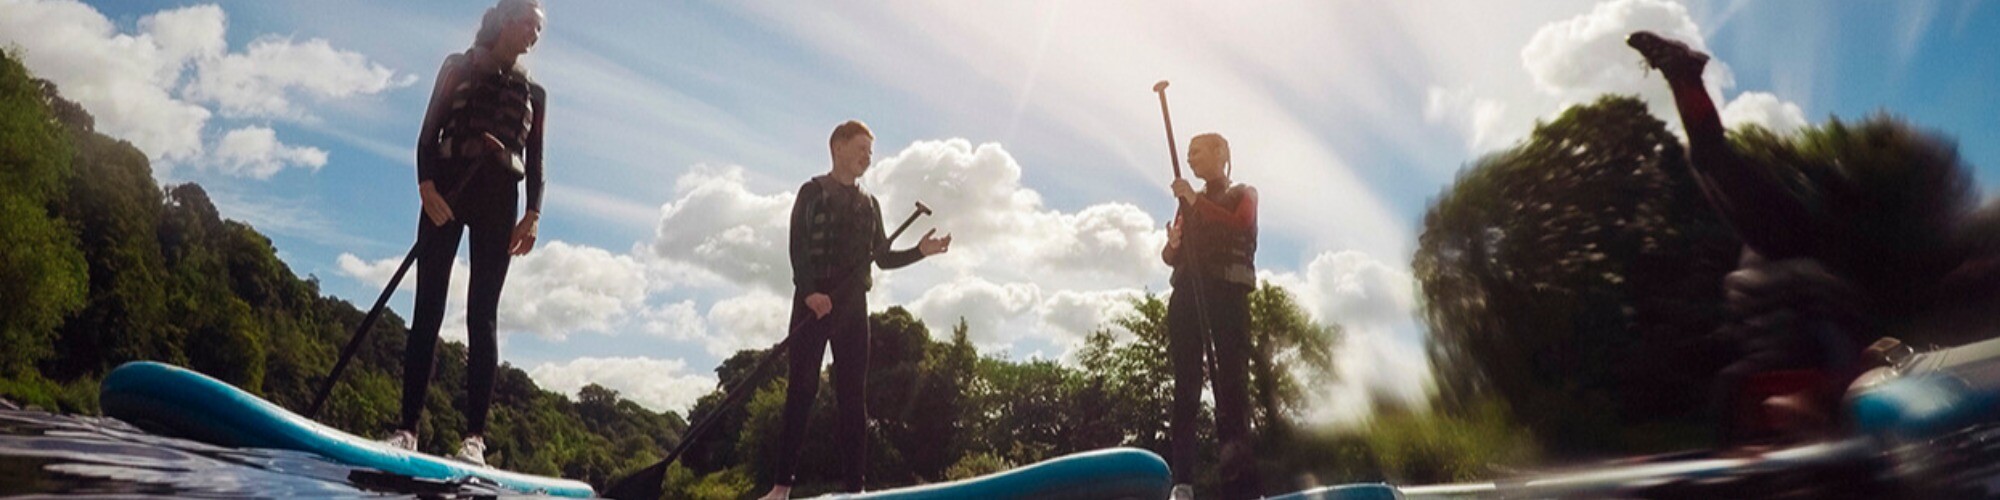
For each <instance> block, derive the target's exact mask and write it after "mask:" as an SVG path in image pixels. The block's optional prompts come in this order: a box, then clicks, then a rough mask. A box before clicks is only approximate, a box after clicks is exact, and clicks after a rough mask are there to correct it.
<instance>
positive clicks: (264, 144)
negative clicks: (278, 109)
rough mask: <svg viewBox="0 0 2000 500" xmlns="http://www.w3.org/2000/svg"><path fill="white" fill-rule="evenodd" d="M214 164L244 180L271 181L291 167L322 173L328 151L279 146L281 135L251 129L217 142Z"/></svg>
mask: <svg viewBox="0 0 2000 500" xmlns="http://www.w3.org/2000/svg"><path fill="white" fill-rule="evenodd" d="M210 159H211V161H213V162H214V164H215V165H216V167H217V168H219V169H221V170H222V172H224V173H228V174H231V175H236V176H240V177H253V178H257V179H269V178H271V175H272V174H276V173H278V171H279V170H283V169H284V168H285V167H287V166H298V167H303V168H307V169H310V170H314V171H318V170H319V168H320V167H323V166H326V151H324V150H321V149H319V148H313V147H296V146H287V145H284V144H283V143H279V142H278V133H277V132H276V131H273V130H271V129H270V128H267V127H258V126H250V127H243V128H239V129H236V130H231V131H229V133H227V134H223V135H222V140H219V141H216V144H215V150H214V151H212V152H211V155H210Z"/></svg>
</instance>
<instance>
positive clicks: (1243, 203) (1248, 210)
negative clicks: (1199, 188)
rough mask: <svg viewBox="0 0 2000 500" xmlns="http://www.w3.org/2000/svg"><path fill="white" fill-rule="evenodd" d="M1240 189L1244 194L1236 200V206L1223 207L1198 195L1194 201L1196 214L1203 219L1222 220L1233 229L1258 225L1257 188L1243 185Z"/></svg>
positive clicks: (1221, 221) (1250, 227)
mask: <svg viewBox="0 0 2000 500" xmlns="http://www.w3.org/2000/svg"><path fill="white" fill-rule="evenodd" d="M1238 189H1242V190H1243V196H1242V197H1240V198H1239V201H1237V202H1236V207H1235V208H1227V207H1223V206H1222V205H1218V204H1216V203H1215V202H1213V201H1209V200H1208V198H1201V197H1197V198H1195V203H1194V212H1195V214H1197V215H1199V216H1200V217H1201V218H1202V219H1205V220H1208V221H1211V222H1220V223H1222V224H1224V225H1227V226H1229V227H1230V228H1233V229H1244V230H1247V229H1252V228H1255V227H1257V188H1253V187H1250V186H1243V187H1241V188H1238Z"/></svg>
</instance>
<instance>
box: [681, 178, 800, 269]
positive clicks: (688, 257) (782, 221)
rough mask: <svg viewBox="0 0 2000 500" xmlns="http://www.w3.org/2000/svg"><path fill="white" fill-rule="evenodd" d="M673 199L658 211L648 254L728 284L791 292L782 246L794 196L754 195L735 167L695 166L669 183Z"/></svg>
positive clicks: (784, 193)
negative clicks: (674, 194) (701, 272)
mask: <svg viewBox="0 0 2000 500" xmlns="http://www.w3.org/2000/svg"><path fill="white" fill-rule="evenodd" d="M674 192H675V193H676V196H678V198H677V199H675V200H674V201H672V202H668V203H667V204H666V205H664V206H662V207H660V223H659V226H658V230H657V231H656V232H655V233H654V237H653V242H652V244H651V245H650V248H651V251H652V254H653V256H655V257H657V258H659V259H661V260H663V261H665V262H667V263H678V264H684V265H687V266H692V267H694V268H698V269H701V270H704V271H707V272H709V273H713V274H715V275H717V276H719V277H721V278H724V279H726V280H728V281H730V282H735V283H741V284H744V285H748V286H755V287H759V288H762V289H764V290H767V291H775V290H786V291H789V290H791V276H792V270H791V265H790V264H789V263H790V262H791V260H790V256H789V254H788V253H787V252H786V248H787V247H786V243H787V241H789V233H787V232H786V230H787V228H788V227H790V225H791V224H790V222H789V221H788V220H787V219H788V217H789V216H790V214H791V208H792V198H793V197H794V196H796V193H792V192H783V193H777V194H770V195H760V194H756V193H752V192H750V189H749V188H748V187H747V186H745V185H744V175H743V169H742V168H741V167H723V168H716V167H708V166H697V167H695V168H694V169H693V170H692V171H689V172H688V173H686V174H683V175H681V177H680V179H678V180H675V181H674Z"/></svg>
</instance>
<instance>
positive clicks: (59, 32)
mask: <svg viewBox="0 0 2000 500" xmlns="http://www.w3.org/2000/svg"><path fill="white" fill-rule="evenodd" d="M227 27H228V17H227V15H226V14H225V13H224V11H223V10H222V9H221V8H220V7H217V6H214V5H197V6H190V7H184V8H178V9H169V10H162V11H159V12H156V13H153V14H150V15H147V16H144V17H142V18H140V20H139V22H138V24H137V30H136V31H135V32H133V33H124V32H121V30H120V29H119V28H118V27H117V26H116V25H115V24H113V23H112V21H111V20H110V19H108V18H106V17H105V16H104V15H103V14H102V13H99V12H98V11H97V10H96V9H95V8H93V7H91V6H89V5H85V4H82V3H78V2H75V1H73V0H16V1H9V2H4V3H0V44H7V45H12V46H17V47H20V57H21V60H22V62H23V63H24V64H26V65H27V66H28V68H29V69H30V70H31V71H34V73H35V74H36V76H39V77H41V78H45V79H48V80H49V81H51V82H55V83H56V85H57V86H58V87H59V88H60V89H61V91H62V93H63V96H64V97H66V98H68V99H71V100H74V101H76V102H77V103H78V104H81V105H83V107H84V109H86V110H88V111H89V112H90V113H91V115H92V116H93V117H95V118H96V120H97V122H96V125H97V129H98V131H100V132H103V133H105V134H107V135H110V136H112V137H117V138H121V139H125V140H127V141H131V142H132V144H133V145H134V146H137V147H138V148H139V149H140V151H144V152H145V153H146V155H147V156H148V157H150V158H152V159H153V160H155V162H156V163H155V165H154V172H155V175H157V176H160V177H162V178H168V177H171V175H172V174H171V171H172V167H174V166H177V165H196V166H204V167H205V166H216V167H219V168H220V170H221V171H222V172H224V173H227V174H231V175H241V176H249V177H255V178H260V179H261V178H267V177H269V176H270V175H271V173H274V172H276V171H277V170H278V169H281V168H284V166H286V165H298V166H307V167H310V168H317V167H318V166H320V165H324V164H325V163H326V158H325V157H326V153H325V151H323V150H320V149H318V148H312V147H294V146H285V145H283V144H280V143H279V142H278V141H277V140H276V138H275V132H272V131H271V129H270V128H268V127H261V126H249V127H238V128H236V129H234V130H231V131H229V132H227V133H223V134H222V135H221V136H220V137H217V138H216V142H214V143H210V142H208V139H207V137H209V136H210V135H211V134H214V133H215V132H214V131H213V130H212V129H211V125H212V124H211V123H210V118H212V117H213V116H215V115H216V110H214V109H210V108H209V107H207V106H205V105H204V104H206V103H215V104H218V105H220V106H221V109H222V111H223V114H224V115H225V116H232V117H234V116H276V117H287V118H308V117H309V116H310V114H309V112H308V111H307V110H305V109H304V108H302V107H300V106H298V105H296V104H295V103H293V102H292V99H293V97H294V96H295V95H296V94H304V95H310V96H314V97H318V98H323V99H333V98H341V97H347V96H352V95H358V94H374V93H379V92H382V91H384V90H387V89H389V88H393V87H398V86H404V85H408V84H410V83H411V82H413V81H414V79H413V78H411V77H408V76H400V77H399V76H397V75H396V73H395V72H393V71H391V70H389V69H387V68H383V67H382V66H380V65H377V64H374V63H370V62H368V61H367V58H366V57H364V56H362V55H360V54H357V53H353V52H348V51H341V50H337V49H334V48H333V47H332V46H331V44H329V43H328V42H327V41H325V40H319V39H313V40H307V41H304V42H292V41H289V40H281V39H275V38H268V37H266V38H260V39H258V40H257V41H253V42H251V44H250V47H249V48H248V51H247V52H242V53H230V52H228V47H227V42H226V37H225V35H226V33H225V32H226V30H227ZM190 70H192V71H190Z"/></svg>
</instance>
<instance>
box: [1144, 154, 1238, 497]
mask: <svg viewBox="0 0 2000 500" xmlns="http://www.w3.org/2000/svg"><path fill="white" fill-rule="evenodd" d="M1187 151H1188V156H1187V163H1188V167H1189V168H1190V169H1192V170H1193V171H1194V175H1195V177H1199V178H1201V180H1202V189H1201V190H1200V191H1196V190H1195V189H1194V186H1193V185H1191V184H1189V183H1188V181H1187V180H1186V179H1175V180H1174V182H1173V185H1172V189H1173V193H1174V197H1175V198H1179V199H1180V201H1181V208H1180V211H1179V212H1177V213H1175V214H1174V221H1173V223H1172V224H1171V225H1169V226H1167V246H1166V248H1165V249H1163V250H1162V251H1161V252H1160V258H1161V259H1164V260H1166V262H1167V265H1169V266H1172V267H1173V268H1174V272H1173V278H1172V281H1173V286H1174V293H1173V295H1171V296H1170V297H1169V298H1168V300H1167V354H1168V356H1169V357H1170V358H1171V360H1172V363H1173V370H1174V403H1173V411H1172V415H1171V421H1170V428H1169V431H1170V432H1171V438H1172V442H1173V450H1172V460H1171V462H1172V464H1173V476H1174V482H1175V483H1176V484H1178V485H1179V486H1176V487H1175V488H1174V491H1175V495H1176V496H1177V497H1185V496H1189V495H1191V494H1192V493H1191V487H1190V486H1188V485H1189V484H1190V483H1192V482H1193V478H1194V462H1195V459H1194V457H1195V428H1194V425H1195V417H1196V415H1198V414H1199V413H1200V412H1201V386H1202V378H1203V377H1202V373H1203V371H1204V368H1207V369H1208V370H1207V371H1208V375H1209V378H1210V379H1211V380H1212V381H1213V382H1214V384H1215V385H1214V390H1215V430H1216V432H1215V435H1216V438H1217V439H1219V440H1220V441H1221V445H1222V463H1221V477H1222V485H1221V486H1222V488H1221V492H1222V496H1223V497H1224V498H1230V499H1235V498H1255V497H1256V496H1257V478H1256V467H1255V461H1254V460H1253V454H1252V451H1251V445H1250V412H1249V406H1250V397H1249V392H1250V390H1249V388H1250V382H1249V376H1248V371H1249V368H1248V367H1249V353H1250V336H1249V330H1250V291H1251V290H1253V289H1255V288H1256V286H1257V267H1256V263H1255V260H1256V259H1255V257H1256V254H1257V189H1256V188H1253V187H1250V186H1249V185H1246V184H1237V183H1233V182H1231V181H1230V180H1229V175H1230V173H1231V164H1230V161H1229V140H1227V139H1224V138H1223V137H1222V136H1221V135H1218V134H1212V133H1211V134H1202V135H1198V136H1195V137H1194V139H1191V140H1189V141H1188V150H1187Z"/></svg>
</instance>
